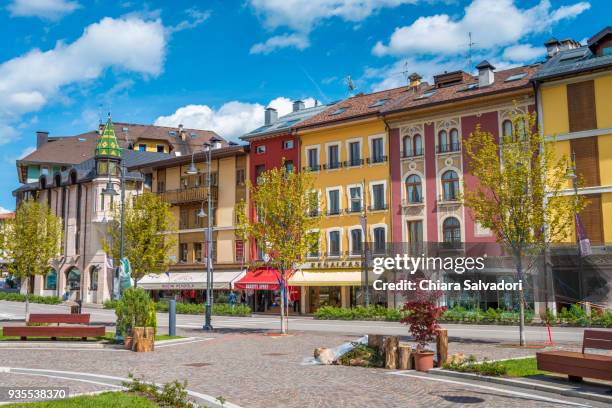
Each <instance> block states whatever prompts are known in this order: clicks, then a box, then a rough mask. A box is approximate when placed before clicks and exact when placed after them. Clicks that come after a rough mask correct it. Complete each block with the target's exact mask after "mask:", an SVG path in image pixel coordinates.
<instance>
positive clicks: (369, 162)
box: [368, 156, 389, 164]
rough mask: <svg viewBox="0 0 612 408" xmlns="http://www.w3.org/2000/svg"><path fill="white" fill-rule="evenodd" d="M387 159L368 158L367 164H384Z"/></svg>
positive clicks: (382, 157)
mask: <svg viewBox="0 0 612 408" xmlns="http://www.w3.org/2000/svg"><path fill="white" fill-rule="evenodd" d="M388 159H389V158H388V157H387V156H372V157H368V164H379V163H384V162H386V161H387V160H388Z"/></svg>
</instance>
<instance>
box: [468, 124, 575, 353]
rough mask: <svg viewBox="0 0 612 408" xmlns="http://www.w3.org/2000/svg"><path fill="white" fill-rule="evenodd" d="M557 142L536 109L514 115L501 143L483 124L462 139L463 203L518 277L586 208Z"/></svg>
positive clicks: (521, 306) (562, 236)
mask: <svg viewBox="0 0 612 408" xmlns="http://www.w3.org/2000/svg"><path fill="white" fill-rule="evenodd" d="M553 143H554V142H553V141H550V140H546V139H545V137H544V136H543V135H542V134H541V132H539V131H538V129H537V124H536V115H535V113H520V112H516V113H515V114H513V115H512V132H511V134H509V135H503V136H500V141H499V143H496V141H495V138H494V137H493V135H492V134H491V133H489V132H483V131H481V130H480V127H477V128H476V131H475V132H474V133H472V134H471V135H470V137H469V138H468V139H467V140H466V141H465V142H464V145H465V153H466V155H467V158H468V160H467V166H468V168H469V173H471V174H472V175H473V176H475V179H476V180H475V185H474V186H469V185H467V184H466V182H465V180H464V189H463V191H464V193H463V201H464V203H465V205H466V206H467V207H469V208H471V210H472V211H473V215H474V218H475V220H476V221H477V222H478V223H480V224H481V225H482V226H483V227H485V228H488V229H490V230H491V231H492V232H493V233H494V235H495V236H496V238H497V242H498V243H499V244H500V245H501V246H502V247H504V248H505V249H506V250H507V251H509V253H510V254H511V256H512V258H513V261H514V263H515V267H516V275H517V279H519V280H520V279H523V274H524V270H525V268H524V266H525V265H524V261H525V260H526V259H528V258H529V257H534V256H536V255H539V254H541V253H543V252H544V251H546V249H547V246H548V245H549V244H550V243H551V242H559V241H563V240H564V239H565V238H566V237H567V236H568V235H569V234H571V230H572V228H573V222H574V215H575V214H577V213H578V212H580V211H581V210H582V209H583V208H584V201H583V200H582V199H581V197H579V196H577V195H567V194H566V195H564V194H563V192H564V191H567V182H568V180H567V175H566V166H567V164H568V161H567V160H568V158H567V157H565V156H561V157H557V155H556V154H555V152H554V147H553ZM519 315H520V329H519V334H520V344H521V346H523V345H525V293H524V291H523V290H522V289H521V290H520V291H519Z"/></svg>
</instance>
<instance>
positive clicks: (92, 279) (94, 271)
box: [89, 266, 98, 290]
mask: <svg viewBox="0 0 612 408" xmlns="http://www.w3.org/2000/svg"><path fill="white" fill-rule="evenodd" d="M89 290H98V268H97V267H95V266H92V267H91V268H89Z"/></svg>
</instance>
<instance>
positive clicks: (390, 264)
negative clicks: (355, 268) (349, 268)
mask: <svg viewBox="0 0 612 408" xmlns="http://www.w3.org/2000/svg"><path fill="white" fill-rule="evenodd" d="M484 260H485V257H444V258H442V257H431V256H429V257H426V256H420V257H410V256H408V255H406V254H404V255H399V254H398V255H396V256H395V257H386V258H385V257H378V258H374V259H373V260H372V271H373V272H374V273H375V274H377V275H381V274H382V273H383V272H385V271H390V270H403V271H405V272H408V273H410V274H411V275H413V274H415V273H416V272H417V271H423V272H427V271H429V272H451V271H452V272H454V273H456V274H459V275H461V274H463V273H464V272H466V271H470V272H478V271H482V270H483V269H484V267H485V263H484ZM417 285H418V287H417ZM373 287H374V289H375V290H400V291H403V290H416V289H421V290H443V291H451V290H452V291H460V290H474V291H481V290H495V291H510V290H522V289H523V281H522V280H519V281H518V282H506V281H505V280H501V281H498V282H485V281H481V280H469V279H466V280H464V281H463V282H445V281H443V280H439V279H438V280H431V279H422V280H419V281H418V283H417V282H415V281H414V280H406V279H401V280H398V281H395V282H385V281H383V280H382V279H377V280H375V281H374V282H373Z"/></svg>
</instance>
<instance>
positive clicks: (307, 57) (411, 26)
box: [0, 0, 610, 209]
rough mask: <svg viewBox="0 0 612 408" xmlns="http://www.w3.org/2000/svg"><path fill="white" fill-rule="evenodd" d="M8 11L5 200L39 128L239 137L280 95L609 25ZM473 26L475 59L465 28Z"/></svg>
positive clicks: (429, 70) (516, 7) (323, 94)
mask: <svg viewBox="0 0 612 408" xmlns="http://www.w3.org/2000/svg"><path fill="white" fill-rule="evenodd" d="M0 4H2V7H1V8H0V35H1V36H2V38H3V41H2V47H0V147H1V148H2V156H1V157H0V171H1V172H2V174H3V175H5V177H2V178H1V179H0V191H1V193H0V207H2V208H4V209H12V208H14V200H13V197H12V196H11V193H10V192H11V190H12V189H14V188H16V187H17V186H18V183H17V178H16V172H15V164H14V162H15V159H17V158H19V157H21V156H22V155H23V154H25V153H27V152H29V151H31V150H32V149H33V146H34V144H35V131H36V130H47V131H49V132H50V133H51V136H59V135H73V134H77V133H79V132H84V131H87V130H91V129H93V128H94V127H95V126H96V125H97V123H98V120H99V117H100V113H101V112H102V113H103V114H105V113H106V112H107V111H109V110H111V111H112V113H113V118H114V119H115V120H117V121H124V122H133V123H158V124H163V125H172V126H176V125H178V124H179V123H182V124H184V125H185V126H187V127H195V128H203V129H213V130H215V131H217V132H218V133H219V134H221V135H222V136H224V137H226V138H230V139H236V137H237V136H239V135H240V134H242V133H244V132H246V131H248V130H251V129H253V128H255V127H256V126H258V125H259V124H260V123H261V122H262V121H263V109H264V107H265V106H267V105H272V106H274V107H276V108H277V109H279V110H280V113H281V114H282V113H285V112H288V111H289V109H290V102H291V100H293V99H298V98H299V99H304V100H306V101H307V104H312V103H313V102H314V99H317V100H319V101H321V102H324V103H327V102H332V101H334V100H338V99H341V98H344V97H346V96H347V90H346V85H345V78H346V77H347V76H348V75H350V76H351V77H352V78H353V80H354V81H355V83H356V84H357V87H358V90H359V91H363V92H369V91H373V90H379V89H385V88H390V87H395V86H400V85H403V84H404V83H405V81H406V80H405V76H404V75H403V74H402V72H403V71H408V72H414V71H416V72H419V73H420V74H421V75H423V76H424V77H425V78H426V79H427V78H431V76H432V75H433V74H436V73H439V72H442V71H444V70H449V69H464V70H467V71H473V66H475V65H476V64H477V63H478V62H480V61H481V60H482V59H485V58H486V59H488V60H489V61H490V62H492V63H493V64H494V65H496V67H497V68H498V69H500V68H504V67H509V66H514V65H521V64H525V63H531V62H535V61H539V60H541V59H542V58H543V55H544V48H543V47H542V44H543V42H544V41H545V40H546V39H548V38H549V37H551V36H552V35H554V36H556V37H558V38H567V37H571V38H574V39H576V40H578V41H583V40H585V39H587V38H588V37H590V36H591V35H593V34H594V33H595V32H597V31H599V30H600V29H601V28H602V27H604V26H605V25H609V24H610V21H607V18H609V16H610V5H609V2H608V1H607V0H588V1H587V0H585V1H582V0H560V1H554V0H550V1H548V0H529V1H527V0H525V1H521V0H515V1H513V0H467V1H453V0H446V1H436V0H236V1H223V0H207V1H186V0H174V1H172V2H168V1H148V2H138V1H127V0H118V1H114V0H104V1H103V0H97V1H96V0H93V1H87V0H9V1H2V2H1V3H0ZM469 32H471V33H472V41H473V42H474V43H475V44H474V45H473V47H472V58H471V61H472V64H471V66H470V64H469V58H468V55H469V51H468V46H467V45H468V42H469V41H468V33H469Z"/></svg>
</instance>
